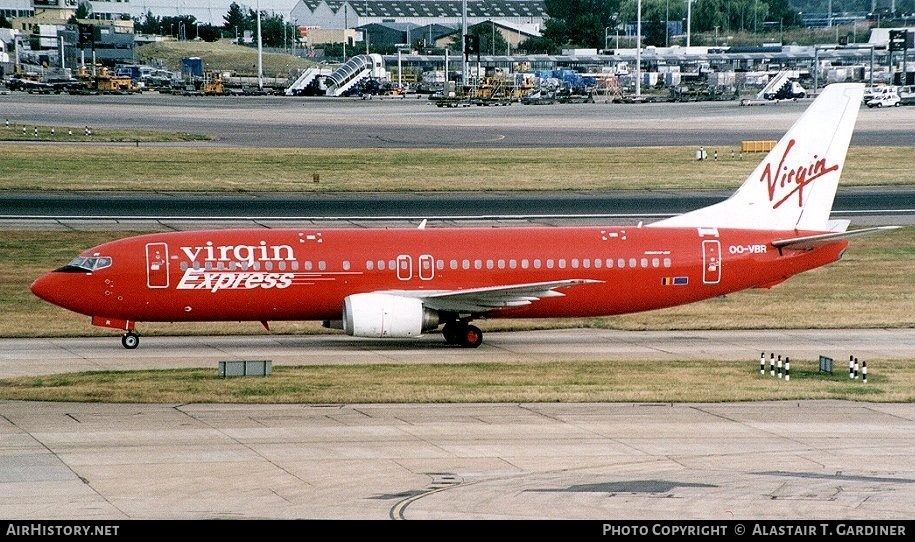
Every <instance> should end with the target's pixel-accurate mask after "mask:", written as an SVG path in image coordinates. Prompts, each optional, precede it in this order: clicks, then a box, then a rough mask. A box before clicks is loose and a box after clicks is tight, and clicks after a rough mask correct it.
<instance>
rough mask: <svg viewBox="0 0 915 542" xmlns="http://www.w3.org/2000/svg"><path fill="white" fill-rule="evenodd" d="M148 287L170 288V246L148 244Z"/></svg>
mask: <svg viewBox="0 0 915 542" xmlns="http://www.w3.org/2000/svg"><path fill="white" fill-rule="evenodd" d="M146 286H147V287H149V288H168V245H166V244H165V243H147V244H146Z"/></svg>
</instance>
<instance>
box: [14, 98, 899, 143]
mask: <svg viewBox="0 0 915 542" xmlns="http://www.w3.org/2000/svg"><path fill="white" fill-rule="evenodd" d="M808 105H809V102H797V103H795V102H781V103H779V104H771V105H766V106H759V107H745V106H741V105H739V103H738V102H735V101H727V102H698V103H656V104H639V105H625V104H607V103H594V104H563V105H555V106H523V105H518V104H515V105H512V106H510V107H472V108H460V109H442V108H439V107H435V106H434V105H433V104H432V103H430V102H429V101H428V100H418V99H409V100H377V99H376V100H361V99H358V98H357V99H350V98H297V97H277V96H265V97H184V96H171V95H160V94H156V93H149V94H135V95H130V96H68V95H32V94H27V93H21V92H14V93H12V94H9V95H6V96H0V119H8V120H9V121H10V123H14V124H26V125H28V124H37V125H40V126H49V125H57V126H70V127H82V126H85V125H89V126H92V127H99V128H101V127H104V128H117V129H120V128H136V129H147V130H167V131H178V132H190V133H197V134H206V135H210V136H211V137H213V138H214V140H213V141H211V142H208V143H195V144H197V145H217V146H229V147H235V146H237V147H251V146H254V147H257V146H263V147H301V148H308V147H321V148H335V147H349V148H437V147H451V148H468V149H473V148H511V147H528V148H530V147H608V146H609V147H617V146H644V145H695V146H699V145H705V146H711V145H735V144H737V142H739V141H743V140H760V139H779V138H780V137H781V136H782V135H784V133H785V131H787V129H788V128H789V127H790V126H791V125H792V124H793V123H794V121H795V120H797V118H798V116H799V115H800V114H801V113H802V112H803V111H804V109H806V107H807V106H808ZM913 133H915V107H893V108H888V109H868V108H863V109H862V110H861V112H860V114H859V116H858V121H857V124H856V129H855V134H854V136H853V138H852V144H853V145H911V136H912V134H913Z"/></svg>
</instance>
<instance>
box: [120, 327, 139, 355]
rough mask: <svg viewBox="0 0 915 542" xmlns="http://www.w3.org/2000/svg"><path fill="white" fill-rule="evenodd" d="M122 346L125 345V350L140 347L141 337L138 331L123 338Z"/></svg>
mask: <svg viewBox="0 0 915 542" xmlns="http://www.w3.org/2000/svg"><path fill="white" fill-rule="evenodd" d="M121 344H122V345H124V348H126V349H128V350H133V349H134V348H136V347H138V346H140V335H138V334H137V332H136V331H133V330H131V331H128V332H127V333H125V334H124V335H122V336H121Z"/></svg>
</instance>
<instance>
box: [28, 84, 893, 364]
mask: <svg viewBox="0 0 915 542" xmlns="http://www.w3.org/2000/svg"><path fill="white" fill-rule="evenodd" d="M863 93H864V85H862V84H855V83H848V84H846V83H843V84H833V85H829V86H828V87H826V88H825V90H824V91H823V92H822V93H821V95H820V96H819V97H817V99H816V100H815V101H814V102H813V103H812V104H811V105H810V107H809V108H808V109H807V111H806V112H804V114H803V115H802V116H801V117H800V119H799V120H798V121H797V122H796V123H795V124H794V125H793V126H792V127H791V128H790V130H789V131H788V132H787V134H786V135H785V136H784V137H783V138H782V139H781V140H780V141H779V142H778V143H777V144H776V146H775V147H774V148H773V149H772V151H771V152H769V154H768V155H767V156H766V157H765V159H764V160H763V161H762V162H761V163H760V164H759V166H758V167H757V168H756V169H755V170H754V171H753V173H752V174H751V175H750V176H749V177H748V178H747V179H746V181H745V182H744V183H743V185H742V186H741V187H740V188H739V189H738V190H737V191H736V192H735V193H734V194H733V195H732V196H731V197H730V198H729V199H727V200H725V201H722V202H720V203H716V204H714V205H711V206H709V207H705V208H702V209H698V210H696V211H692V212H689V213H686V214H682V215H678V216H674V217H672V218H667V219H663V220H660V221H658V222H654V223H651V224H646V225H644V226H643V225H641V224H639V225H637V226H631V227H616V226H614V227H610V226H607V227H529V228H514V227H513V228H432V227H420V228H416V229H320V228H317V229H311V228H299V229H282V230H263V229H244V230H206V231H194V232H173V233H157V234H150V235H141V236H136V237H130V238H126V239H121V240H117V241H113V242H110V243H105V244H102V245H99V246H97V247H95V248H91V249H89V250H86V251H85V252H83V253H82V254H81V255H79V256H78V257H77V258H76V259H74V260H73V261H71V262H70V263H69V264H67V265H65V266H63V267H61V268H59V269H57V270H55V271H52V272H50V273H47V274H46V275H44V276H42V277H40V278H39V279H38V280H36V281H35V282H34V283H33V284H32V291H33V292H34V293H35V295H37V296H38V297H40V298H42V299H44V300H46V301H49V302H51V303H54V304H55V305H59V306H61V307H64V308H66V309H69V310H71V311H75V312H77V313H80V314H85V315H87V316H90V317H91V318H92V323H93V324H94V325H97V326H104V327H110V328H115V329H120V330H123V331H124V335H123V338H122V343H123V345H124V347H126V348H136V347H137V345H138V344H139V335H138V334H137V332H136V330H135V324H136V322H190V321H194V322H201V321H253V322H261V323H263V325H264V326H265V327H268V322H269V321H271V320H272V321H278V320H314V321H323V322H324V325H325V326H327V327H330V328H337V329H342V330H343V331H344V332H345V333H347V334H349V335H352V336H357V337H417V336H419V335H421V334H423V333H426V332H431V331H433V330H436V329H438V328H439V327H440V326H441V327H442V334H443V335H444V338H445V341H447V342H448V343H450V344H456V345H460V346H465V347H477V346H479V345H480V344H481V342H482V340H483V335H482V332H481V331H480V329H479V328H478V327H477V326H475V325H473V324H472V322H473V321H474V320H478V319H484V318H543V317H548V318H556V317H590V316H608V315H617V314H625V313H631V312H637V311H647V310H652V309H659V308H663V307H671V306H675V305H681V304H685V303H692V302H695V301H699V300H703V299H709V298H713V297H716V296H720V295H723V294H728V293H731V292H736V291H739V290H744V289H747V288H768V287H771V286H774V285H776V284H778V283H780V282H782V281H784V280H786V279H788V278H789V277H791V276H793V275H795V274H797V273H801V272H804V271H808V270H810V269H814V268H816V267H820V266H822V265H826V264H829V263H832V262H835V261H837V260H838V259H839V258H841V256H842V253H843V252H844V251H845V249H846V247H847V245H848V241H847V238H848V237H851V236H854V235H858V234H863V233H868V232H872V231H876V230H882V229H887V227H881V228H867V229H860V230H854V231H848V230H847V227H848V224H849V223H848V221H832V220H830V218H829V215H830V212H831V209H832V203H833V199H834V197H835V194H836V189H837V187H838V183H839V177H840V175H841V173H842V166H843V164H844V162H845V155H846V152H847V150H848V145H849V141H850V140H851V136H852V131H853V129H854V124H855V120H856V117H857V115H858V110H859V108H860V105H861V100H862V96H863ZM268 329H269V327H268Z"/></svg>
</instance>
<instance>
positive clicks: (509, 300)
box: [387, 279, 603, 314]
mask: <svg viewBox="0 0 915 542" xmlns="http://www.w3.org/2000/svg"><path fill="white" fill-rule="evenodd" d="M599 282H603V281H600V280H591V279H567V280H556V281H550V282H532V283H528V284H510V285H506V286H488V287H485V288H471V289H467V290H398V291H390V292H387V293H391V294H395V295H399V296H404V297H415V298H419V299H422V301H423V305H425V306H426V307H428V308H430V309H435V310H440V311H447V312H457V313H470V314H479V313H483V312H487V311H491V310H494V309H504V308H508V307H521V306H524V305H530V304H531V303H533V302H535V301H539V300H541V299H543V298H547V297H562V296H564V295H565V294H563V293H562V292H559V291H557V290H560V289H563V288H571V287H573V286H580V285H582V284H595V283H599Z"/></svg>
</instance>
